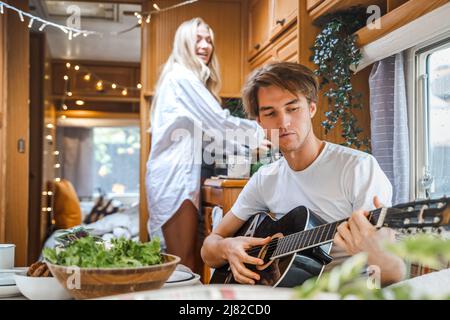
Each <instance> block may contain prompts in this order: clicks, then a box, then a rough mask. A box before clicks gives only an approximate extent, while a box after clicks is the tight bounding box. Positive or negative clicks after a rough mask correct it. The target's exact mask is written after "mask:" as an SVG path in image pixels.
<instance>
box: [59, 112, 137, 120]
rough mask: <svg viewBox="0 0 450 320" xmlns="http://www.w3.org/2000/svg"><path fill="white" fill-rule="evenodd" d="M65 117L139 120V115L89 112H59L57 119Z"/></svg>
mask: <svg viewBox="0 0 450 320" xmlns="http://www.w3.org/2000/svg"><path fill="white" fill-rule="evenodd" d="M62 115H65V116H66V117H67V118H89V119H90V118H94V119H136V120H138V119H139V113H129V112H127V113H125V112H102V111H89V110H67V111H58V112H57V113H56V117H57V118H58V117H60V116H62Z"/></svg>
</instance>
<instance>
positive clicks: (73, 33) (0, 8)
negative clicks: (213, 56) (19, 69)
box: [0, 0, 198, 40]
mask: <svg viewBox="0 0 450 320" xmlns="http://www.w3.org/2000/svg"><path fill="white" fill-rule="evenodd" d="M197 1H198V0H188V1H184V2H181V3H178V4H176V5H173V6H170V7H167V8H163V9H161V8H159V6H158V5H157V4H156V3H155V4H153V8H155V10H154V11H151V12H147V13H145V14H143V15H141V14H139V13H138V12H135V13H134V15H135V16H136V17H137V18H138V23H139V24H137V25H134V26H132V27H129V28H127V29H125V30H122V31H119V32H116V31H113V32H109V34H110V35H119V34H123V33H126V32H129V31H131V30H133V29H134V28H136V27H137V26H139V25H140V24H142V16H145V17H146V20H145V21H146V22H147V23H150V19H151V17H150V16H151V14H153V13H160V12H164V11H168V10H172V9H175V8H178V7H181V6H184V5H187V4H190V3H194V2H197ZM4 8H7V9H10V10H12V11H15V12H17V14H18V15H19V17H20V20H21V21H22V22H24V16H26V17H28V18H29V19H34V20H37V21H38V22H40V23H41V26H40V27H39V31H43V30H44V28H45V27H46V26H47V25H49V26H52V27H54V28H58V29H60V30H61V31H63V32H64V33H66V34H68V37H69V40H72V38H76V37H77V36H79V35H80V34H82V35H83V37H87V36H88V35H99V36H103V35H104V33H102V32H98V31H91V30H80V29H76V28H72V27H67V26H64V25H60V24H57V23H54V22H51V21H48V20H45V19H42V18H40V17H37V16H34V15H32V14H30V13H28V12H25V11H22V10H20V9H17V8H16V7H14V6H11V5H9V4H7V3H5V2H3V1H0V13H1V14H3V13H4ZM30 28H31V26H30Z"/></svg>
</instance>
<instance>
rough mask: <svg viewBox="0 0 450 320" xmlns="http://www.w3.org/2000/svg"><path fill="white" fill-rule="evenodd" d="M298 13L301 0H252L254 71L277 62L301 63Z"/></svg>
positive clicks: (250, 43) (251, 20) (252, 64)
mask: <svg viewBox="0 0 450 320" xmlns="http://www.w3.org/2000/svg"><path fill="white" fill-rule="evenodd" d="M297 12H298V0H254V1H251V2H250V6H249V55H248V60H249V63H250V70H254V69H256V68H258V67H260V66H263V65H265V64H267V63H270V62H274V61H295V62H298V48H297V47H298V39H297V34H298V31H297V29H298V28H297V24H296V23H295V22H296V21H297Z"/></svg>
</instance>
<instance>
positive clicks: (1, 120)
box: [0, 15, 6, 242]
mask: <svg viewBox="0 0 450 320" xmlns="http://www.w3.org/2000/svg"><path fill="white" fill-rule="evenodd" d="M5 35H6V19H5V16H4V15H0V242H5V214H6V212H5V194H6V61H5V59H6V43H5Z"/></svg>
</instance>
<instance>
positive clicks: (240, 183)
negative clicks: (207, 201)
mask: <svg viewBox="0 0 450 320" xmlns="http://www.w3.org/2000/svg"><path fill="white" fill-rule="evenodd" d="M247 182H248V179H219V178H216V177H212V178H210V179H206V180H205V182H204V185H205V186H208V187H214V188H243V187H244V186H245V185H246V184H247Z"/></svg>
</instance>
